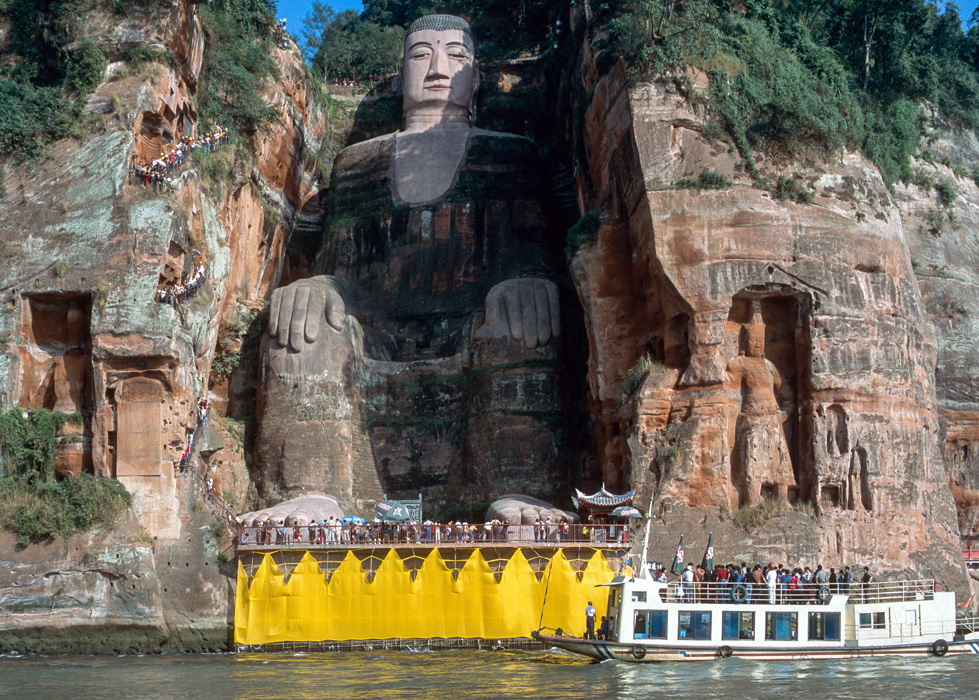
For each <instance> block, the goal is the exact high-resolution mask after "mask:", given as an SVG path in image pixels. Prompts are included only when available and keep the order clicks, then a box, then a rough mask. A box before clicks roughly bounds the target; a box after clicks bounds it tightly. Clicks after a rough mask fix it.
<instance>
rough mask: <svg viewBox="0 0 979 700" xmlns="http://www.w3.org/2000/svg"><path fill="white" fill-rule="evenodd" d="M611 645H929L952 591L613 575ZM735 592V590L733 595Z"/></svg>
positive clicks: (947, 622) (950, 615) (942, 632)
mask: <svg viewBox="0 0 979 700" xmlns="http://www.w3.org/2000/svg"><path fill="white" fill-rule="evenodd" d="M607 585H608V586H610V587H611V589H612V590H611V595H610V596H609V603H608V609H607V612H606V616H607V617H608V618H609V619H610V620H612V625H611V634H610V640H614V641H616V642H620V643H633V642H637V643H642V644H662V645H670V646H683V647H688V646H689V647H711V648H717V647H719V646H725V647H730V648H731V649H737V648H738V647H752V648H757V647H759V646H763V647H768V646H770V647H773V648H775V647H777V648H779V649H783V650H784V649H785V648H786V647H789V648H791V647H793V646H796V645H797V646H799V647H800V648H802V647H806V648H809V649H812V648H819V647H843V646H845V647H860V646H879V645H880V644H882V643H887V644H895V643H915V644H921V643H930V642H932V641H935V640H939V639H952V638H953V636H954V635H955V632H956V622H955V595H954V593H940V592H935V586H934V582H933V581H931V580H921V581H902V582H894V583H873V584H870V585H869V586H868V587H866V588H864V586H862V585H860V584H850V585H849V587H848V589H847V590H846V591H845V592H844V591H842V590H839V587H836V588H837V590H835V591H834V590H832V589H830V588H829V587H828V586H823V587H821V588H820V587H816V586H810V587H807V588H806V589H803V590H786V589H780V588H776V589H775V592H774V593H772V592H770V590H769V588H768V586H767V585H766V586H757V585H755V586H754V587H751V586H747V585H744V584H726V583H698V584H689V583H688V584H685V585H682V584H679V583H668V584H667V583H658V582H656V581H654V580H651V579H644V578H626V577H622V576H619V577H616V578H615V579H614V580H613V581H612V582H611V583H610V584H607ZM735 589H737V590H735Z"/></svg>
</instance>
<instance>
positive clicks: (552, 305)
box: [485, 277, 561, 348]
mask: <svg viewBox="0 0 979 700" xmlns="http://www.w3.org/2000/svg"><path fill="white" fill-rule="evenodd" d="M485 323H486V325H487V326H495V325H497V324H500V323H506V324H507V326H508V327H509V330H510V337H511V338H513V339H514V340H516V341H522V342H523V344H524V345H525V346H527V347H528V348H536V347H540V346H544V345H547V344H548V343H549V342H551V339H552V338H556V337H558V336H559V335H561V306H560V303H559V302H558V290H557V285H556V284H554V283H553V282H551V281H550V280H542V279H535V278H531V277H519V278H517V279H512V280H507V281H506V282H500V283H499V284H498V285H496V286H495V287H493V288H492V289H491V290H490V291H489V294H487V295H486V321H485Z"/></svg>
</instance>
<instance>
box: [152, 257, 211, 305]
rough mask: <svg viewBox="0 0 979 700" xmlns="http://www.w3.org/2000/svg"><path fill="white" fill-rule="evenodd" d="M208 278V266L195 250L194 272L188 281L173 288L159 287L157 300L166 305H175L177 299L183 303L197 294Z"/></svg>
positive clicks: (172, 286)
mask: <svg viewBox="0 0 979 700" xmlns="http://www.w3.org/2000/svg"><path fill="white" fill-rule="evenodd" d="M206 277H207V265H206V264H205V262H204V260H203V259H202V258H201V253H200V251H199V250H194V271H193V272H192V273H191V274H190V277H188V278H187V281H186V282H178V283H177V284H174V285H171V286H165V285H160V286H158V287H157V288H156V300H157V301H159V302H164V303H173V301H174V300H175V299H176V300H178V301H183V300H184V299H186V298H188V297H191V296H193V295H194V294H195V293H196V292H197V290H198V288H199V287H200V286H201V284H202V283H203V282H204V279H205V278H206Z"/></svg>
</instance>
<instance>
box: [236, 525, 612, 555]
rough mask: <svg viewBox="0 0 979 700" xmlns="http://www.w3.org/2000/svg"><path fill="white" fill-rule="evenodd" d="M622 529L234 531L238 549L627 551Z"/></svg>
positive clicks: (308, 528) (349, 527)
mask: <svg viewBox="0 0 979 700" xmlns="http://www.w3.org/2000/svg"><path fill="white" fill-rule="evenodd" d="M630 536H631V533H630V528H629V526H628V525H597V526H595V525H565V527H564V528H563V529H562V528H561V527H559V526H558V525H555V524H553V523H552V524H551V525H550V526H546V525H545V526H543V527H535V526H534V525H492V526H490V527H485V526H484V525H483V524H482V523H480V524H478V525H476V526H475V529H471V528H466V527H464V526H461V525H460V526H458V527H457V526H455V525H449V524H439V525H406V526H401V525H399V524H375V523H370V524H368V525H329V524H327V525H269V526H265V527H240V528H239V529H238V537H237V542H238V548H239V549H259V550H262V549H301V548H306V549H317V548H337V547H339V548H361V547H377V546H400V545H413V546H426V547H439V546H446V547H459V546H469V547H480V546H488V545H503V546H509V545H515V546H516V545H519V546H527V545H531V546H533V545H537V546H567V545H582V546H589V547H614V548H621V547H629V546H630V543H631V540H630Z"/></svg>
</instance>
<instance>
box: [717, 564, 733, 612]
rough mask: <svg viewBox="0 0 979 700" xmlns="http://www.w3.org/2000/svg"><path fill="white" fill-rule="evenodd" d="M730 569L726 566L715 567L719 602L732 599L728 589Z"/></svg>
mask: <svg viewBox="0 0 979 700" xmlns="http://www.w3.org/2000/svg"><path fill="white" fill-rule="evenodd" d="M728 573H729V572H728V570H727V567H726V566H721V567H718V568H717V569H714V576H715V579H716V580H717V594H718V595H717V598H718V602H721V603H726V602H728V600H730V593H729V591H728V585H727V577H728Z"/></svg>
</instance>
